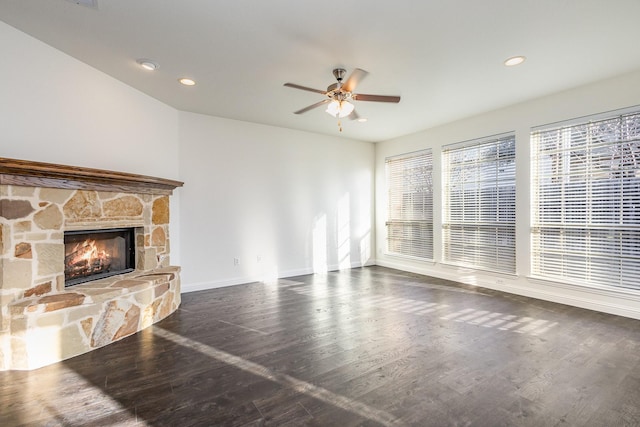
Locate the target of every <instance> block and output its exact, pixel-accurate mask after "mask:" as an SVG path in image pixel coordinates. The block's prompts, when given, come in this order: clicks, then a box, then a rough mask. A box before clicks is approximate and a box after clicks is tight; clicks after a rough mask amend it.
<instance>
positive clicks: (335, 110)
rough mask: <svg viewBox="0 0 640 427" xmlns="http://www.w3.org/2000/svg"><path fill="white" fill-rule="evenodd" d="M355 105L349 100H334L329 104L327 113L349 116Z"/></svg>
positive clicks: (335, 115) (334, 115) (336, 115)
mask: <svg viewBox="0 0 640 427" xmlns="http://www.w3.org/2000/svg"><path fill="white" fill-rule="evenodd" d="M354 108H355V106H354V105H353V104H352V103H350V102H348V101H337V100H333V101H331V102H330V103H329V105H327V110H326V111H327V113H329V114H330V115H332V116H333V117H340V118H342V117H347V116H348V115H349V114H351V112H352V111H353V109H354Z"/></svg>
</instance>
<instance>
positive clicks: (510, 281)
mask: <svg viewBox="0 0 640 427" xmlns="http://www.w3.org/2000/svg"><path fill="white" fill-rule="evenodd" d="M377 265H379V266H381V267H388V268H394V269H397V270H402V271H407V272H410V273H416V274H423V275H427V276H432V277H438V278H441V279H446V280H452V281H455V282H460V283H464V284H467V285H473V286H480V287H483V288H487V289H493V290H496V291H502V292H507V293H511V294H515V295H521V296H525V297H530V298H536V299H540V300H544V301H551V302H556V303H560V304H565V305H570V306H573V307H580V308H586V309H589V310H594V311H600V312H603V313H609V314H615V315H618V316H624V317H630V318H633V319H639V320H640V295H639V294H634V293H631V292H626V291H622V290H621V291H618V290H616V289H592V288H587V287H582V286H576V285H569V284H560V283H552V282H545V281H542V280H538V279H530V278H526V277H518V276H509V275H504V276H503V275H500V274H497V275H496V274H492V273H487V272H478V271H474V272H473V273H472V274H468V269H457V268H455V267H450V268H445V267H443V266H441V265H438V266H435V265H434V264H433V263H429V264H427V265H425V266H424V267H419V266H416V265H411V264H408V263H403V262H402V260H399V262H396V261H395V260H391V261H389V260H384V261H383V260H379V261H378V263H377ZM462 270H465V271H464V272H462ZM470 277H472V280H471V279H469V278H470Z"/></svg>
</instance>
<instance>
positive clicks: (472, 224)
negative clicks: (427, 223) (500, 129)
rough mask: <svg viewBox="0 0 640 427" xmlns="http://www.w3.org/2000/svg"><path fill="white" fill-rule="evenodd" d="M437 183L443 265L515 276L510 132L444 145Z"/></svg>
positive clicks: (513, 172)
mask: <svg viewBox="0 0 640 427" xmlns="http://www.w3.org/2000/svg"><path fill="white" fill-rule="evenodd" d="M502 144H505V146H504V147H503V146H502ZM501 147H502V148H504V150H505V151H504V153H502V152H501V151H500V149H501ZM493 149H495V155H494V157H493V158H489V157H486V158H483V157H482V156H486V155H487V151H484V152H483V150H488V152H489V153H490V152H491V150H493ZM483 153H484V154H483ZM501 167H502V168H504V169H501ZM492 168H493V169H494V171H493V177H491V174H490V173H489V172H491V169H492ZM501 170H502V172H501ZM453 175H456V176H455V177H454V176H453ZM471 177H473V178H474V179H471ZM467 178H468V179H467ZM442 182H443V185H442V194H443V199H442V261H443V263H444V264H449V265H455V266H461V267H471V268H474V269H478V270H484V271H490V272H496V273H504V274H510V275H513V274H516V139H515V132H507V133H502V134H498V135H492V136H487V137H483V138H476V139H472V140H469V141H463V142H459V143H455V144H449V145H445V146H443V147H442ZM474 186H475V187H474ZM454 206H455V208H456V209H458V210H457V211H455V209H454ZM460 209H461V211H460ZM454 211H455V212H454Z"/></svg>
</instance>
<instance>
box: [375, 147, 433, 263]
mask: <svg viewBox="0 0 640 427" xmlns="http://www.w3.org/2000/svg"><path fill="white" fill-rule="evenodd" d="M417 168H423V170H422V171H419V172H417V175H418V176H417V178H418V179H420V175H424V178H426V180H425V181H424V186H423V187H422V191H416V190H417V189H418V188H420V183H416V182H412V181H415V179H416V177H415V176H413V177H412V176H409V175H408V173H410V171H412V170H415V169H417ZM385 179H386V184H387V219H386V221H385V227H386V244H385V255H391V256H398V257H403V258H411V259H415V260H420V261H433V259H434V244H433V238H434V233H433V150H432V149H431V148H426V149H423V150H419V151H414V152H410V153H405V154H401V155H397V156H391V157H387V158H385ZM420 202H421V203H420ZM394 236H395V237H394ZM393 241H395V242H396V244H395V245H394V244H392V242H393Z"/></svg>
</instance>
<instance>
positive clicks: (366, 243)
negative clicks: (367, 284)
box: [360, 231, 371, 265]
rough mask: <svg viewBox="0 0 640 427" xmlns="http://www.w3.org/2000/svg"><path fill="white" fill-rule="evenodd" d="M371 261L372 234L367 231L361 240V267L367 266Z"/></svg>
mask: <svg viewBox="0 0 640 427" xmlns="http://www.w3.org/2000/svg"><path fill="white" fill-rule="evenodd" d="M370 259H371V232H370V231H367V232H366V233H365V234H364V235H363V236H362V238H360V265H365V264H366V263H367V262H368V261H369V260H370Z"/></svg>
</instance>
